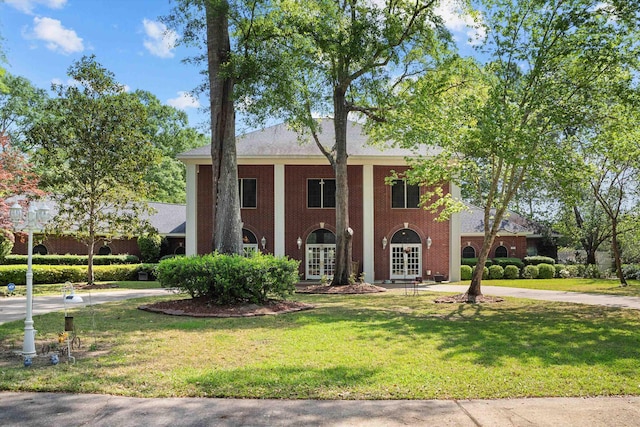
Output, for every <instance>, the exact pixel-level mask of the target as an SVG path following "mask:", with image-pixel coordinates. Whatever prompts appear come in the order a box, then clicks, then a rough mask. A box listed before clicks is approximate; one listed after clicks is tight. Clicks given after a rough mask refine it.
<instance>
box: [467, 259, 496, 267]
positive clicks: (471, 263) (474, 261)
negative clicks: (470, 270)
mask: <svg viewBox="0 0 640 427" xmlns="http://www.w3.org/2000/svg"><path fill="white" fill-rule="evenodd" d="M477 263H478V258H462V260H461V261H460V264H462V265H468V266H470V267H475V266H476V264H477ZM491 265H493V261H491V260H490V259H487V261H486V262H485V263H484V266H485V267H489V266H491Z"/></svg>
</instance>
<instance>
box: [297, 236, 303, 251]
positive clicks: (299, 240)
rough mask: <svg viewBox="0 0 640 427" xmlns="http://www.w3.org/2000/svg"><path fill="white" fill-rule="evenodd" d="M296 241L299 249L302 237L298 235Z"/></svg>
mask: <svg viewBox="0 0 640 427" xmlns="http://www.w3.org/2000/svg"><path fill="white" fill-rule="evenodd" d="M296 243H297V244H298V249H300V248H301V247H302V237H299V236H298V240H296Z"/></svg>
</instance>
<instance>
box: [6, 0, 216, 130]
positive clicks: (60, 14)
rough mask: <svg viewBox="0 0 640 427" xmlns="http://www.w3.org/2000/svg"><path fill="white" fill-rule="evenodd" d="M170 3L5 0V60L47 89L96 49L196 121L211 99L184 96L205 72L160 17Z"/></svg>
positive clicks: (133, 82)
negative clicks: (187, 60)
mask: <svg viewBox="0 0 640 427" xmlns="http://www.w3.org/2000/svg"><path fill="white" fill-rule="evenodd" d="M171 7H172V4H171V3H170V2H169V0H4V3H3V0H0V34H1V35H2V38H3V39H4V40H3V41H2V50H3V51H4V53H5V56H6V59H7V63H6V64H3V66H4V67H5V68H6V69H7V70H8V71H9V72H10V73H12V74H14V75H19V76H23V77H26V78H27V79H29V80H30V81H31V82H32V83H33V84H34V85H35V86H37V87H41V88H44V89H49V88H50V87H51V83H52V82H54V81H56V82H63V83H66V82H67V81H68V77H67V75H66V72H67V69H68V68H69V66H70V65H71V64H72V63H73V62H74V61H76V60H78V59H80V58H81V57H82V56H83V55H91V54H94V55H96V59H97V60H98V62H100V63H101V64H102V65H103V66H105V67H106V68H107V69H108V70H110V71H112V72H113V73H114V74H115V76H116V79H117V80H118V82H120V83H121V84H124V85H126V86H127V87H128V88H130V89H131V90H136V89H144V90H148V91H150V92H151V93H153V94H154V95H155V96H157V97H158V98H159V99H160V100H161V101H162V102H163V103H165V104H169V105H173V106H175V107H177V108H180V109H183V110H184V111H186V112H187V113H188V114H189V122H190V124H191V125H192V126H195V125H197V124H199V123H200V122H202V121H204V120H205V118H206V113H202V112H200V111H198V105H199V104H200V103H204V102H205V100H204V99H202V100H194V99H193V98H190V97H189V96H186V95H187V94H188V93H189V92H190V91H191V90H193V89H194V88H195V87H196V86H197V85H198V84H199V83H200V82H201V81H202V76H201V75H200V74H199V72H198V68H196V67H195V66H193V65H187V64H183V63H182V62H181V60H182V59H183V58H185V57H187V56H188V55H189V54H191V53H193V51H189V50H187V49H186V48H184V47H177V48H173V47H172V46H173V45H174V44H175V43H174V41H175V37H177V36H176V35H171V34H165V30H166V28H164V27H163V25H162V24H161V23H160V22H159V21H158V17H159V16H162V15H166V14H167V13H168V12H169V11H170V9H171Z"/></svg>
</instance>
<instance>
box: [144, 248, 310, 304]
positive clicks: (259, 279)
mask: <svg viewBox="0 0 640 427" xmlns="http://www.w3.org/2000/svg"><path fill="white" fill-rule="evenodd" d="M298 264H299V261H295V260H292V259H289V258H287V257H275V256H273V255H265V254H261V253H254V254H253V255H252V256H250V257H247V258H245V257H242V256H239V255H222V254H212V255H203V256H195V257H176V258H171V259H166V260H163V261H161V262H160V264H158V267H157V269H156V271H157V276H158V281H159V282H160V284H161V285H162V286H163V287H167V288H177V289H179V290H181V291H182V292H185V293H188V294H189V295H191V297H193V298H197V297H206V298H208V299H210V300H211V301H212V302H213V303H215V304H232V303H236V302H251V303H256V304H259V303H263V302H265V301H266V300H267V299H269V298H273V297H277V298H286V297H287V296H288V295H291V294H292V293H293V292H294V290H295V284H296V282H297V281H298V279H299V277H298Z"/></svg>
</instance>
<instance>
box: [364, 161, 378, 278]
mask: <svg viewBox="0 0 640 427" xmlns="http://www.w3.org/2000/svg"><path fill="white" fill-rule="evenodd" d="M373 197H374V191H373V165H364V166H363V167H362V212H363V216H362V227H363V230H362V255H363V258H364V259H363V260H362V268H363V270H362V271H363V272H364V274H365V280H366V281H367V282H369V283H373V281H374V280H375V277H374V275H375V268H374V266H375V262H376V261H375V243H374V241H373V232H374V231H375V223H374V215H373V205H374V204H373Z"/></svg>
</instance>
